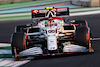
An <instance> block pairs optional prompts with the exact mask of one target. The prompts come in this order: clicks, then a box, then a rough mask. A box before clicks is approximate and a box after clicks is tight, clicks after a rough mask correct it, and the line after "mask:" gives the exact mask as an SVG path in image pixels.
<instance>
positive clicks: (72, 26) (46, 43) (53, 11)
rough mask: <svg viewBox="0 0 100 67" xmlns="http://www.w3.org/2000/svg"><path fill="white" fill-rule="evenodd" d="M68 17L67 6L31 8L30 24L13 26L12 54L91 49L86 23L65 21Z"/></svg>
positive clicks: (68, 51) (39, 53) (72, 51)
mask: <svg viewBox="0 0 100 67" xmlns="http://www.w3.org/2000/svg"><path fill="white" fill-rule="evenodd" d="M43 17H44V18H43ZM68 18H69V8H68V7H65V8H53V7H47V8H46V9H39V10H32V19H33V24H26V25H21V26H17V27H15V33H14V34H13V35H12V37H11V48H12V54H13V56H14V57H17V56H48V55H60V54H65V53H77V52H94V50H93V49H92V47H91V44H92V43H91V39H92V36H91V32H90V28H89V27H88V22H87V21H86V20H72V21H66V20H68ZM37 19H38V20H37ZM34 20H35V21H34ZM34 24H36V25H35V26H34Z"/></svg>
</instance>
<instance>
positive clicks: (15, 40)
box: [11, 32, 26, 55]
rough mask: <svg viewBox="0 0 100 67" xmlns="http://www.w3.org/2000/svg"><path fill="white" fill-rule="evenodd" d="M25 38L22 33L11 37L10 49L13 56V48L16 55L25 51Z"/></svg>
mask: <svg viewBox="0 0 100 67" xmlns="http://www.w3.org/2000/svg"><path fill="white" fill-rule="evenodd" d="M25 37H26V35H25V34H24V33H21V32H19V33H14V34H13V36H12V42H11V48H12V54H13V55H15V52H14V48H16V51H17V53H19V52H21V51H23V50H25Z"/></svg>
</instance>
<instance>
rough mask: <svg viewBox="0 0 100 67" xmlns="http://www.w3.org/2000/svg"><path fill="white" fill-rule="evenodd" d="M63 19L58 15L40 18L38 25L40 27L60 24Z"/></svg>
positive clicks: (62, 22)
mask: <svg viewBox="0 0 100 67" xmlns="http://www.w3.org/2000/svg"><path fill="white" fill-rule="evenodd" d="M63 24H64V21H63V19H62V18H60V17H55V18H44V19H40V20H39V23H38V25H39V26H41V27H52V26H62V25H63Z"/></svg>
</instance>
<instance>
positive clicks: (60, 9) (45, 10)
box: [32, 7, 69, 15]
mask: <svg viewBox="0 0 100 67" xmlns="http://www.w3.org/2000/svg"><path fill="white" fill-rule="evenodd" d="M51 10H54V11H55V12H68V11H69V8H68V7H63V8H54V9H51ZM47 11H49V9H39V10H32V14H34V15H35V14H45V13H46V12H47Z"/></svg>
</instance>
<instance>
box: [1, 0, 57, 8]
mask: <svg viewBox="0 0 100 67" xmlns="http://www.w3.org/2000/svg"><path fill="white" fill-rule="evenodd" d="M51 1H57V0H41V1H29V2H23V3H13V4H4V5H0V9H1V8H10V7H18V6H24V5H31V4H39V3H44V2H51Z"/></svg>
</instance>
